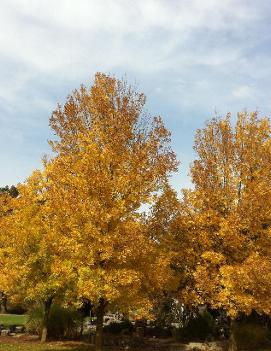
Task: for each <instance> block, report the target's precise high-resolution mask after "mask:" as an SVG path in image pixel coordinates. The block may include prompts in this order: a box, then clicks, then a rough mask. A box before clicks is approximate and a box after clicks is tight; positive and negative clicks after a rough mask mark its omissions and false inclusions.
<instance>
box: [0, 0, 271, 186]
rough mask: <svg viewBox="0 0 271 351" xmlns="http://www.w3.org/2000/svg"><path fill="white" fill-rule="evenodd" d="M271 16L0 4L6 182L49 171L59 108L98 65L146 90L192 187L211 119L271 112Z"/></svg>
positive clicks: (199, 3) (65, 0) (131, 4)
mask: <svg viewBox="0 0 271 351" xmlns="http://www.w3.org/2000/svg"><path fill="white" fill-rule="evenodd" d="M270 16H271V2H270V1H269V0H258V1H254V0H253V1H250V0H224V1H220V0H76V1H75V0H73V1H71V0H57V1H56V0H33V1H31V0H0V77H1V79H0V124H1V129H0V148H1V153H0V164H1V172H0V186H1V185H6V184H9V185H11V184H16V183H18V182H22V181H24V180H25V179H26V178H27V176H28V175H30V173H31V172H32V170H33V169H35V168H37V167H40V159H41V156H42V154H44V153H48V152H49V147H48V145H47V139H48V138H49V137H50V130H49V127H48V118H49V117H50V114H51V112H52V110H53V109H54V107H55V106H56V104H57V103H58V102H60V103H61V102H64V101H65V98H66V96H67V95H68V94H69V93H70V92H71V91H72V90H73V89H74V88H77V87H78V86H79V85H80V84H81V83H85V84H91V82H92V80H93V76H94V74H95V72H97V71H101V72H106V73H111V74H114V75H116V76H117V77H123V76H126V78H127V80H128V81H129V82H131V83H135V82H136V83H137V85H138V87H139V89H140V90H142V91H143V92H145V94H146V95H147V107H148V110H149V112H150V113H151V114H159V115H161V116H162V117H163V118H164V120H165V123H166V125H167V127H168V128H170V129H171V130H172V140H173V148H174V149H175V151H176V153H177V155H178V158H179V159H180V160H181V167H180V171H179V173H178V174H177V175H176V176H174V178H173V180H172V182H173V184H174V186H175V187H176V188H180V187H183V186H187V185H188V184H189V180H188V176H187V173H188V167H189V163H190V162H191V161H192V159H193V151H192V145H193V135H194V132H195V129H196V128H200V127H202V126H203V125H204V121H205V120H206V119H209V118H211V117H212V116H214V114H215V112H216V113H218V114H219V115H224V114H225V113H226V112H227V111H230V112H232V113H233V114H235V113H236V112H237V111H240V110H244V109H248V110H255V109H257V110H259V111H260V113H261V114H262V115H268V116H270V115H271V113H270V112H271V79H270V78H271V30H270Z"/></svg>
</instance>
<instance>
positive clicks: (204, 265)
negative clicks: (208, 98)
mask: <svg viewBox="0 0 271 351" xmlns="http://www.w3.org/2000/svg"><path fill="white" fill-rule="evenodd" d="M270 133H271V127H270V122H269V120H268V119H267V118H259V117H258V114H257V113H256V112H254V113H250V114H249V113H246V112H244V113H239V114H238V116H237V122H236V125H235V127H233V126H232V125H231V122H230V115H227V116H226V117H225V118H221V119H219V118H215V119H213V120H211V121H210V122H208V123H207V125H206V127H205V128H204V129H201V130H198V131H197V133H196V138H195V147H194V149H195V151H196V153H197V155H198V157H197V159H196V160H195V161H194V163H193V165H192V167H191V175H192V181H193V184H194V189H193V190H190V191H185V193H184V198H183V204H182V206H183V208H184V212H183V214H182V216H181V217H180V218H179V222H180V223H182V225H183V226H186V228H188V229H189V231H190V242H191V247H193V250H194V252H196V253H197V255H198V257H197V259H196V260H195V262H194V269H193V271H192V273H191V274H190V283H189V284H188V285H187V287H186V289H185V290H184V291H183V296H184V297H185V298H186V299H187V300H190V301H191V300H192V301H193V302H197V303H205V304H208V305H210V306H211V307H213V308H222V309H224V310H226V311H227V313H228V315H229V316H230V317H231V318H233V319H234V318H235V317H236V316H237V315H238V313H239V312H244V313H246V314H249V313H251V311H252V310H255V311H257V312H258V313H260V314H261V313H267V314H270V313H271V304H270V299H269V298H268V295H269V292H270V291H271V290H270V289H271V285H270V278H271V270H270V268H271V260H270V257H271V256H270V249H271V235H270V234H271V227H270V223H271V213H270V208H271V178H270V174H271V162H270V161H271V138H270V136H271V134H270ZM179 240H182V233H181V232H180V233H179ZM233 347H234V346H233Z"/></svg>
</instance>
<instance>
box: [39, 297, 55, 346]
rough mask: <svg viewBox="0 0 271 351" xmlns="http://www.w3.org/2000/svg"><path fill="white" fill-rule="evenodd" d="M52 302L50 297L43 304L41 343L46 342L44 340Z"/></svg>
mask: <svg viewBox="0 0 271 351" xmlns="http://www.w3.org/2000/svg"><path fill="white" fill-rule="evenodd" d="M52 302H53V298H52V297H50V298H49V299H48V300H47V301H45V302H44V315H43V323H42V330H41V339H40V341H41V342H42V343H44V342H46V339H47V332H48V323H49V315H50V310H51V306H52Z"/></svg>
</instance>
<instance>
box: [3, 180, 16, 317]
mask: <svg viewBox="0 0 271 351" xmlns="http://www.w3.org/2000/svg"><path fill="white" fill-rule="evenodd" d="M18 194H19V192H18V189H17V188H16V187H15V186H14V185H12V186H11V187H9V186H8V185H7V186H5V187H2V188H0V228H1V234H0V266H1V273H0V275H1V278H0V286H1V290H0V313H7V289H8V288H7V281H8V280H9V272H8V270H9V269H8V267H7V265H6V262H7V257H8V254H9V251H10V243H11V242H10V233H9V232H8V227H9V226H8V223H10V215H11V214H12V211H13V208H12V207H13V204H12V198H16V197H17V196H18Z"/></svg>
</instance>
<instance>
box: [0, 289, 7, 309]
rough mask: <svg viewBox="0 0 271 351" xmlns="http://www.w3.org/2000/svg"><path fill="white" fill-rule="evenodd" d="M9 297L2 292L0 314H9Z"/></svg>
mask: <svg viewBox="0 0 271 351" xmlns="http://www.w3.org/2000/svg"><path fill="white" fill-rule="evenodd" d="M7 312H8V311H7V295H6V294H5V293H4V292H3V291H0V313H7Z"/></svg>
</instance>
